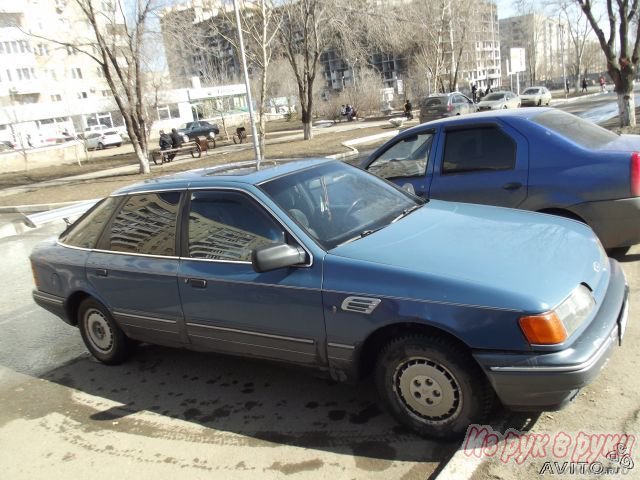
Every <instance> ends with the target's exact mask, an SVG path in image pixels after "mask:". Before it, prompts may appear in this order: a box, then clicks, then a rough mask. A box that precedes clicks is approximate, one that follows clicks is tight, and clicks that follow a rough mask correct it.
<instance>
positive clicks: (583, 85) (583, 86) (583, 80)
mask: <svg viewBox="0 0 640 480" xmlns="http://www.w3.org/2000/svg"><path fill="white" fill-rule="evenodd" d="M582 91H583V92H587V93H589V90H588V89H587V79H586V78H583V79H582Z"/></svg>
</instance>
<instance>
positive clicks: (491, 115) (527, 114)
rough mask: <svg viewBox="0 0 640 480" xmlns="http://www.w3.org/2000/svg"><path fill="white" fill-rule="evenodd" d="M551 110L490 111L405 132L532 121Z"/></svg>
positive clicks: (439, 120)
mask: <svg viewBox="0 0 640 480" xmlns="http://www.w3.org/2000/svg"><path fill="white" fill-rule="evenodd" d="M549 110H555V109H553V108H546V107H545V108H513V109H509V110H488V111H484V112H475V113H469V114H467V115H460V116H455V117H447V118H440V119H438V120H432V121H430V122H426V123H422V124H420V125H417V126H415V127H412V128H409V129H407V130H405V131H404V132H403V134H404V133H407V132H414V131H415V132H418V131H420V130H423V128H424V127H425V126H429V127H430V126H434V127H439V126H443V125H463V124H467V123H468V124H474V123H485V122H491V121H495V120H497V119H499V118H505V117H506V118H520V119H523V120H530V119H532V118H533V117H535V116H537V115H540V114H541V113H544V112H548V111H549Z"/></svg>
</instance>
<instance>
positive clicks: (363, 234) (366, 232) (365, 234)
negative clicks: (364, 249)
mask: <svg viewBox="0 0 640 480" xmlns="http://www.w3.org/2000/svg"><path fill="white" fill-rule="evenodd" d="M386 226H387V225H381V226H379V227H376V228H368V229H366V230H363V231H362V232H360V233H359V234H358V235H356V236H355V237H351V238H350V239H348V240H345V241H344V242H342V243H339V244H338V245H336V246H337V247H341V246H342V245H346V244H347V243H351V242H353V241H354V240H360V239H361V238H364V237H368V236H369V235H371V234H372V233H375V232H377V231H378V230H382V229H383V228H384V227H386Z"/></svg>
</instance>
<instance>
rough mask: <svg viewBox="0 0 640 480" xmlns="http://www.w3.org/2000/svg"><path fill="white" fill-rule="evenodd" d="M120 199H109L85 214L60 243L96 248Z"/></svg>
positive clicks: (64, 233)
mask: <svg viewBox="0 0 640 480" xmlns="http://www.w3.org/2000/svg"><path fill="white" fill-rule="evenodd" d="M119 202H120V198H116V197H108V198H105V199H104V200H102V201H101V202H99V203H98V204H97V205H96V206H94V207H93V208H92V209H91V210H89V211H88V212H87V213H85V214H84V215H83V216H82V217H80V219H78V221H77V222H75V223H74V224H73V225H71V226H70V227H69V228H68V229H67V230H65V231H64V232H63V233H62V235H60V239H59V240H60V242H61V243H63V244H65V245H69V246H72V247H80V248H95V246H96V243H97V242H98V239H99V238H100V235H101V234H102V231H103V230H104V227H105V225H106V224H107V223H108V222H109V219H110V218H111V216H112V215H113V212H114V211H115V209H116V207H117V206H118V203H119Z"/></svg>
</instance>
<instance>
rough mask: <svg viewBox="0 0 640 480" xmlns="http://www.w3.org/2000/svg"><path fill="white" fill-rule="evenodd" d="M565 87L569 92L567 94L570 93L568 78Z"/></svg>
mask: <svg viewBox="0 0 640 480" xmlns="http://www.w3.org/2000/svg"><path fill="white" fill-rule="evenodd" d="M564 86H565V88H566V90H567V93H569V79H568V78H567V79H565V81H564Z"/></svg>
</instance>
